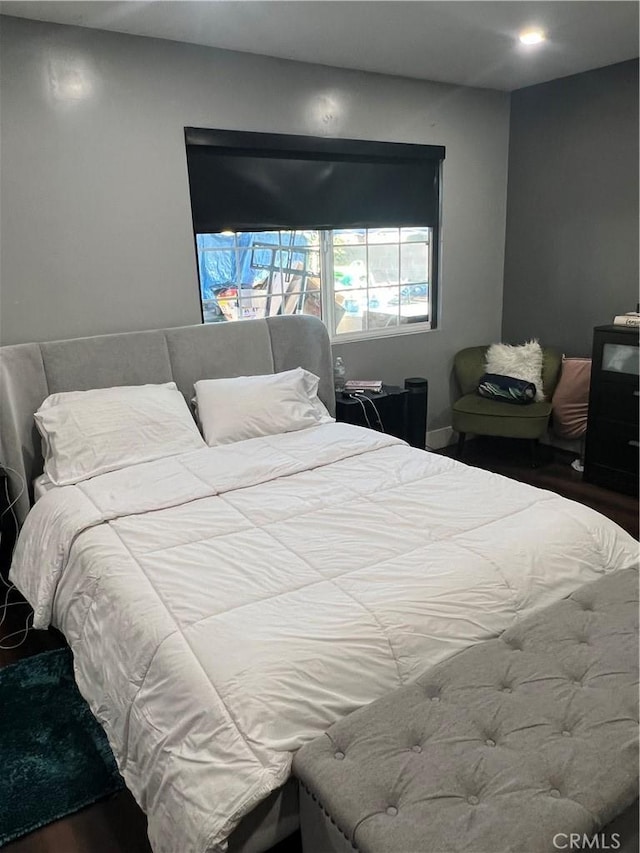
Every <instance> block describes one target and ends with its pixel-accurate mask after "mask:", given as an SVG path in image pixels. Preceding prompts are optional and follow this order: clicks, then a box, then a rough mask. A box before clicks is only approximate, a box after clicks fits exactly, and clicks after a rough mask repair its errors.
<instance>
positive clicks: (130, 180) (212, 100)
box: [0, 17, 509, 428]
mask: <svg viewBox="0 0 640 853" xmlns="http://www.w3.org/2000/svg"><path fill="white" fill-rule="evenodd" d="M0 22H1V27H0V39H1V40H0V61H1V66H0V79H1V89H0V107H1V111H2V112H1V133H2V136H1V157H2V161H1V167H2V174H1V179H2V184H1V199H2V204H1V211H0V214H1V219H0V227H1V231H0V235H1V240H2V253H1V266H0V274H1V303H0V308H1V313H2V317H1V326H0V336H1V342H2V343H3V344H9V343H16V342H21V341H43V340H52V339H57V338H64V337H77V336H82V335H90V334H97V333H106V332H116V331H126V330H135V329H145V328H160V327H164V326H177V325H182V324H189V323H197V322H199V320H200V311H199V300H198V286H197V272H196V264H195V255H194V244H193V234H192V227H191V211H190V203H189V191H188V184H187V169H186V158H185V150H184V137H183V128H184V126H186V125H193V126H202V127H219V128H231V129H236V130H253V131H271V132H282V133H303V134H324V135H329V136H331V135H333V136H342V137H353V138H365V139H379V140H393V141H400V142H416V143H429V144H439V145H445V146H446V149H447V159H446V162H445V167H444V169H445V170H444V208H443V240H444V250H443V259H442V293H441V323H440V328H439V329H438V330H437V331H433V332H427V333H421V334H413V335H407V336H402V337H401V338H387V339H384V340H376V341H374V342H367V343H355V344H343V345H341V346H340V347H339V348H338V349H339V351H340V352H341V353H342V354H343V355H344V357H345V361H346V364H347V370H348V373H350V374H351V375H352V376H353V375H355V376H366V377H374V378H375V377H381V378H382V379H384V380H385V381H387V382H400V381H401V380H402V379H403V377H405V376H410V375H424V376H427V377H428V378H429V380H430V385H431V394H430V425H431V428H437V427H444V426H446V425H448V424H449V423H450V415H449V404H450V391H449V380H450V372H451V363H452V357H453V354H454V353H455V352H456V350H458V349H460V348H461V347H463V346H467V345H472V344H478V343H483V342H488V341H492V340H495V339H497V338H498V336H499V334H500V324H501V310H502V281H503V260H504V229H505V211H506V171H507V146H508V122H509V99H508V96H507V95H506V94H504V93H499V92H493V91H487V90H474V89H464V88H459V87H453V86H446V85H442V84H432V83H426V82H421V81H414V80H407V79H402V78H392V77H385V76H380V75H374V74H365V73H359V72H350V71H342V70H337V69H332V68H327V67H322V66H314V65H307V64H301V63H292V62H285V61H281V60H276V59H269V58H266V57H260V56H253V55H249V54H239V53H232V52H227V51H220V50H214V49H210V48H203V47H196V46H193V45H184V44H178V43H175V42H169V41H160V40H155V39H145V38H139V37H135V36H126V35H120V34H116V33H108V32H100V31H97V30H90V29H82V28H75V27H65V26H59V25H53V24H47V23H41V22H34V21H27V20H20V19H17V18H8V17H4V18H2V19H0Z"/></svg>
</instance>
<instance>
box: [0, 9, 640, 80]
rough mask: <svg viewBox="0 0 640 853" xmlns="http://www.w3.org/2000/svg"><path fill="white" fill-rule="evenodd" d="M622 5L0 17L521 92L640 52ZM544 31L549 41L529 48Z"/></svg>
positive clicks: (632, 12)
mask: <svg viewBox="0 0 640 853" xmlns="http://www.w3.org/2000/svg"><path fill="white" fill-rule="evenodd" d="M638 6H639V4H638V3H637V2H618V0H602V2H600V1H599V0H586V2H583V0H568V2H567V0H545V2H534V3H532V2H527V0H519V2H510V0H500V2H484V0H473V2H463V0H448V2H423V0H410V2H405V0H392V2H388V1H387V0H355V2H352V0H323V2H317V0H289V2H282V0H259V1H258V2H256V0H231V2H229V0H199V1H198V2H191V0H181V2H173V0H162V2H137V0H127V2H107V0H98V1H97V2H96V0H93V2H82V0H73V2H57V0H56V2H51V0H47V2H38V0H27V2H22V0H5V1H4V2H0V12H1V13H2V14H6V15H15V16H18V17H23V18H35V19H37V20H42V21H55V22H58V23H62V24H74V25H77V26H82V27H95V28H98V29H103V30H113V31H115V32H121V33H132V34H134V35H141V36H154V37H156V38H164V39H171V40H174V41H183V42H191V43H193V44H201V45H209V46H211V47H220V48H226V49H228V50H239V51H244V52H248V53H260V54H265V55H267V56H275V57H280V58H283V59H296V60H301V61H303V62H315V63H320V64H322V65H333V66H337V67H340V68H353V69H360V70H364V71H375V72H380V73H383V74H395V75H402V76H405V77H417V78H422V79H427V80H438V81H442V82H447V83H458V84H463V85H468V86H481V87H486V88H494V89H504V90H507V91H511V90H513V89H518V88H521V87H522V86H530V85H533V84H535V83H541V82H544V81H546V80H551V79H554V78H556V77H564V76H566V75H568V74H576V73H578V72H581V71H586V70H589V69H591V68H599V67H601V66H604V65H610V64H612V63H614V62H621V61H623V60H625V59H631V58H633V57H637V56H638ZM533 25H536V26H539V27H542V28H544V29H545V30H546V31H547V33H548V41H547V42H546V43H545V44H544V45H542V46H540V47H538V48H531V47H530V48H525V47H523V46H521V45H519V44H518V43H517V41H516V36H517V33H518V32H519V31H520V30H521V29H523V28H525V27H528V26H533Z"/></svg>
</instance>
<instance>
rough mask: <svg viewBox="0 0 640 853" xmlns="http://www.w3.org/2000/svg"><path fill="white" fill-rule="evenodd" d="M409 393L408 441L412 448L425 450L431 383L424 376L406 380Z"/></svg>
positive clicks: (406, 388)
mask: <svg viewBox="0 0 640 853" xmlns="http://www.w3.org/2000/svg"><path fill="white" fill-rule="evenodd" d="M404 387H405V390H406V391H408V392H409V399H408V401H407V441H408V442H409V444H410V445H411V446H412V447H419V448H420V449H421V450H424V447H425V444H426V441H427V398H428V394H429V383H428V382H427V380H426V379H424V378H423V377H422V376H412V377H411V378H410V379H405V380H404Z"/></svg>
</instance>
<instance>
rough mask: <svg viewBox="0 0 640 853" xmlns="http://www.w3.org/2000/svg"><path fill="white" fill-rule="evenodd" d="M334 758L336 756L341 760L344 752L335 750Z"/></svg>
mask: <svg viewBox="0 0 640 853" xmlns="http://www.w3.org/2000/svg"><path fill="white" fill-rule="evenodd" d="M334 758H337V759H338V761H342V759H343V758H344V752H336V753H335V755H334Z"/></svg>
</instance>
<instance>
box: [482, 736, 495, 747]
mask: <svg viewBox="0 0 640 853" xmlns="http://www.w3.org/2000/svg"><path fill="white" fill-rule="evenodd" d="M485 743H486V745H487V746H495V745H496V742H495V740H494V739H493V738H492V737H488V738H487V739H486V740H485Z"/></svg>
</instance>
